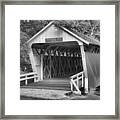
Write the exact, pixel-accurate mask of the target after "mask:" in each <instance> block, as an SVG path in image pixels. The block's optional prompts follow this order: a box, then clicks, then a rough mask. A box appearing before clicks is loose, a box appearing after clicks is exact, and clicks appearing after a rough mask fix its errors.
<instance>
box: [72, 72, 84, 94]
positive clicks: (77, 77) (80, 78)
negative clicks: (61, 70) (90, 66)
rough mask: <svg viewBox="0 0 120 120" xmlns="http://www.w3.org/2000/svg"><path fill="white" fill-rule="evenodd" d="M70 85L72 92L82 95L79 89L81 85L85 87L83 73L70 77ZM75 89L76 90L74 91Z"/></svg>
mask: <svg viewBox="0 0 120 120" xmlns="http://www.w3.org/2000/svg"><path fill="white" fill-rule="evenodd" d="M80 83H81V84H80ZM70 85H71V91H72V92H74V93H78V94H81V91H80V88H79V87H80V85H82V87H83V71H82V72H80V73H77V74H75V75H73V76H71V77H70ZM73 87H74V88H75V89H76V90H74V88H73Z"/></svg>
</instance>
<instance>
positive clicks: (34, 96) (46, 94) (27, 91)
mask: <svg viewBox="0 0 120 120" xmlns="http://www.w3.org/2000/svg"><path fill="white" fill-rule="evenodd" d="M69 93H71V92H70V91H64V90H49V89H31V88H21V89H20V99H21V100H100V96H99V95H95V94H94V91H90V92H89V93H88V94H87V95H77V94H73V93H72V94H69Z"/></svg>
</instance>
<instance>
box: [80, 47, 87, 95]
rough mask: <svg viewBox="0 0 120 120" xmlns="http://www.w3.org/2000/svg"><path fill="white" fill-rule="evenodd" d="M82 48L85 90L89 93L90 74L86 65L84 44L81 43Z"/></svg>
mask: <svg viewBox="0 0 120 120" xmlns="http://www.w3.org/2000/svg"><path fill="white" fill-rule="evenodd" d="M80 49H81V55H82V63H83V70H84V73H85V92H86V93H88V74H87V65H86V58H85V52H84V46H83V45H81V46H80Z"/></svg>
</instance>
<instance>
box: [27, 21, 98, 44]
mask: <svg viewBox="0 0 120 120" xmlns="http://www.w3.org/2000/svg"><path fill="white" fill-rule="evenodd" d="M53 24H54V21H51V22H50V23H49V24H48V25H46V26H45V27H44V28H43V29H42V30H40V31H39V32H38V33H36V34H35V35H34V36H33V37H32V38H30V40H28V41H27V43H29V42H30V41H32V40H33V39H34V38H35V37H37V36H38V35H39V34H41V33H42V32H44V31H45V30H46V29H47V28H49V27H50V26H51V25H53ZM59 28H60V29H62V30H63V31H65V32H67V33H69V34H70V35H72V36H73V37H75V38H77V39H78V40H80V41H82V42H83V43H85V44H88V45H89V44H93V45H98V46H100V42H99V41H98V40H96V39H94V38H92V37H89V36H85V35H84V34H81V33H79V34H78V33H75V32H74V31H70V30H68V29H67V28H65V27H59Z"/></svg>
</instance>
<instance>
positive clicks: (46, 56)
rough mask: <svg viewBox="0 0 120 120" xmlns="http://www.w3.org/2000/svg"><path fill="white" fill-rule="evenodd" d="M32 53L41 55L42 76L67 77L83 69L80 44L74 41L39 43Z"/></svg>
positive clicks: (48, 77)
mask: <svg viewBox="0 0 120 120" xmlns="http://www.w3.org/2000/svg"><path fill="white" fill-rule="evenodd" d="M32 49H33V53H34V54H38V55H43V78H44V79H50V78H68V77H69V76H71V75H74V74H76V73H78V72H81V71H83V65H82V57H81V51H80V46H79V45H78V44H76V42H63V43H62V42H61V43H54V44H53V43H45V44H44V43H43V44H42V43H41V44H38V43H37V44H34V46H32Z"/></svg>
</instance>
